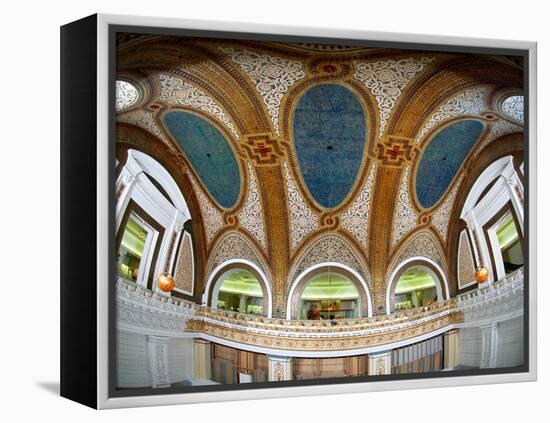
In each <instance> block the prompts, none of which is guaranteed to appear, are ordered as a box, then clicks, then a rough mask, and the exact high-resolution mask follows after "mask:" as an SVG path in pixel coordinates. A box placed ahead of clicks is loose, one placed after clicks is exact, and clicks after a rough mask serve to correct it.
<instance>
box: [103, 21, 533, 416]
mask: <svg viewBox="0 0 550 423" xmlns="http://www.w3.org/2000/svg"><path fill="white" fill-rule="evenodd" d="M97 17H98V19H97V25H98V31H97V34H98V35H97V37H98V40H97V59H98V60H97V66H98V68H97V75H98V81H97V82H98V83H97V90H98V91H97V137H98V140H97V187H98V188H97V219H98V221H97V257H98V262H97V274H98V280H97V284H98V285H97V348H98V351H97V372H98V373H97V386H98V390H97V406H98V408H100V409H108V408H123V407H140V406H154V405H175V404H191V403H199V402H217V401H239V400H250V399H267V398H284V397H297V396H311V395H328V394H334V393H335V389H336V390H337V391H338V393H339V394H345V393H360V392H374V391H387V390H401V389H422V388H437V387H452V386H464V385H481V384H494V383H509V382H528V381H535V380H536V379H537V362H536V360H537V321H536V317H537V301H536V292H537V291H536V275H537V268H536V265H537V260H536V255H537V249H536V246H537V240H536V230H535V229H534V228H536V224H537V222H536V219H537V212H536V206H537V203H536V188H537V185H536V179H537V154H536V150H537V140H536V128H537V126H536V125H537V120H536V111H537V108H536V106H537V102H536V86H537V80H536V75H537V70H536V66H537V62H536V57H537V43H536V42H533V41H514V40H497V39H483V38H467V37H453V36H436V35H425V34H404V33H394V32H374V31H358V30H348V29H333V28H330V29H327V28H318V27H299V26H283V25H264V24H253V23H242V22H220V21H206V20H188V19H174V18H159V17H147V16H129V15H128V16H127V15H110V14H98V15H97ZM109 25H133V26H144V27H170V28H182V29H200V30H212V31H232V32H254V33H261V34H274V35H295V36H311V37H323V38H346V39H366V40H372V41H386V42H407V43H420V44H442V45H448V46H462V47H488V48H503V49H504V48H506V49H520V50H528V51H529V115H528V116H529V121H528V122H529V126H528V127H529V128H530V129H529V192H530V193H531V195H529V229H530V230H529V252H530V254H529V293H530V298H529V340H530V348H529V372H527V373H509V374H498V375H479V376H463V377H449V378H438V379H414V380H398V381H387V382H386V381H384V382H376V383H373V382H363V383H350V384H337V385H336V384H334V385H317V386H296V387H280V388H277V387H274V388H269V389H247V390H241V391H217V392H197V393H185V394H167V395H149V396H137V397H123V398H109V385H108V383H109V380H108V376H109V365H108V357H109V346H108V341H109V340H108V333H109V324H108V323H109V319H108V312H109V310H108V283H107V281H108V277H109V275H108V269H109V261H108V260H109V256H108V250H109V248H108V247H109V237H108V227H109V226H108V224H109V189H108V181H109V168H108V166H109V160H108V157H109V148H108V141H109V95H108V93H109V86H108V80H109V69H108V63H109V48H108V36H109Z"/></svg>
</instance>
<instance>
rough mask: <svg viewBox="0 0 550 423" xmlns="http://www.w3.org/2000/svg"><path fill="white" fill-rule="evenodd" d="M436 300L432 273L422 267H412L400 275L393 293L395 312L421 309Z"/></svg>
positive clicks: (435, 288) (434, 281)
mask: <svg viewBox="0 0 550 423" xmlns="http://www.w3.org/2000/svg"><path fill="white" fill-rule="evenodd" d="M438 300H439V299H438V295H437V287H436V280H435V279H434V274H433V272H430V271H428V270H427V269H426V268H425V267H423V266H413V267H409V268H408V269H407V270H406V271H404V272H403V273H401V275H400V276H399V279H398V280H397V284H396V286H395V291H394V305H395V306H394V307H395V310H406V309H411V308H417V307H423V306H427V305H431V304H433V303H436V302H438Z"/></svg>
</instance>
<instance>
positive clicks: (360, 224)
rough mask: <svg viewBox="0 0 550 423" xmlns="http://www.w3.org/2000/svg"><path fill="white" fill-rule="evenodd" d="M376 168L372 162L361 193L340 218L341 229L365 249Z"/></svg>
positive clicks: (375, 164)
mask: <svg viewBox="0 0 550 423" xmlns="http://www.w3.org/2000/svg"><path fill="white" fill-rule="evenodd" d="M376 166H377V163H376V162H373V163H372V165H371V168H370V172H369V176H368V178H367V182H365V185H364V186H363V189H362V190H361V193H360V194H359V196H358V197H357V199H356V200H355V201H354V202H353V203H352V205H351V206H350V207H349V208H348V209H347V210H346V211H345V212H344V213H342V215H341V217H340V219H341V222H342V227H343V228H345V229H346V230H348V231H349V232H351V233H352V234H353V235H354V236H355V237H356V238H357V240H358V241H359V242H360V243H361V245H362V246H363V247H364V248H365V249H366V248H367V241H368V229H369V210H370V202H371V192H372V186H373V181H374V174H375V172H376Z"/></svg>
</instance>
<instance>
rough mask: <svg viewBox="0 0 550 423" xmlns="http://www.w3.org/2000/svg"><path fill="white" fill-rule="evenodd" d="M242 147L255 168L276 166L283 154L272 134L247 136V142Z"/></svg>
mask: <svg viewBox="0 0 550 423" xmlns="http://www.w3.org/2000/svg"><path fill="white" fill-rule="evenodd" d="M241 146H242V148H243V150H244V151H245V152H246V154H247V156H248V158H249V159H250V160H252V161H253V162H254V165H255V166H264V165H276V164H278V163H279V157H281V156H282V154H283V153H282V152H281V149H280V148H279V145H278V143H277V140H276V139H275V138H271V136H270V134H251V135H246V141H245V142H244V143H242V144H241Z"/></svg>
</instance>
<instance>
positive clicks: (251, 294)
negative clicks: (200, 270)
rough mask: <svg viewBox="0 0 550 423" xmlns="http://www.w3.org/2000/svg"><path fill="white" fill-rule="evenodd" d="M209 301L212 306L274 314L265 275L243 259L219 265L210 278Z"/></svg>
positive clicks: (253, 312)
mask: <svg viewBox="0 0 550 423" xmlns="http://www.w3.org/2000/svg"><path fill="white" fill-rule="evenodd" d="M206 293H207V294H208V296H207V301H206V304H207V305H208V306H210V307H212V308H218V309H222V310H230V311H235V312H239V313H246V314H254V315H258V316H266V317H271V302H272V299H271V290H270V286H269V283H268V281H267V278H266V276H265V274H264V273H263V272H262V270H261V269H260V268H258V267H257V266H256V265H254V264H253V263H251V262H249V261H248V260H244V259H231V260H228V261H226V262H225V263H224V264H222V265H220V266H218V267H217V268H216V269H214V271H213V272H212V273H211V275H210V277H209V278H208V281H207V288H206Z"/></svg>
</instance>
